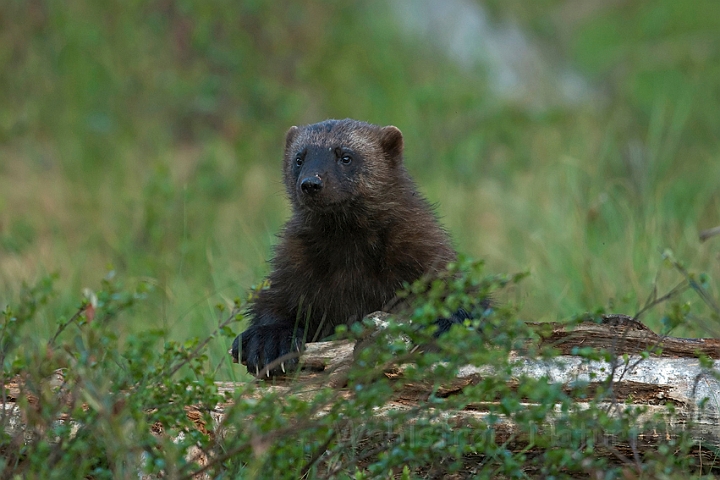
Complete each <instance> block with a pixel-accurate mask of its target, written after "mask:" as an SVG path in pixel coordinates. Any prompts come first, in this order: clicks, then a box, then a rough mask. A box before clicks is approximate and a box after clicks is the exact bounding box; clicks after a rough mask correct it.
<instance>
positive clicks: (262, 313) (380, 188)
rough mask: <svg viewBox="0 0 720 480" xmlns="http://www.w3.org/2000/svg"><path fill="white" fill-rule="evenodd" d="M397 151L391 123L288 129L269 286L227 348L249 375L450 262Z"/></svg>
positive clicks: (399, 143)
mask: <svg viewBox="0 0 720 480" xmlns="http://www.w3.org/2000/svg"><path fill="white" fill-rule="evenodd" d="M402 151H403V138H402V134H401V133H400V130H398V129H397V128H396V127H393V126H390V127H378V126H375V125H370V124H367V123H364V122H359V121H355V120H327V121H325V122H322V123H317V124H314V125H308V126H305V127H292V128H291V129H290V130H289V131H288V133H287V137H286V144H285V155H284V167H283V177H284V181H285V186H286V189H287V194H288V197H289V198H290V202H291V204H292V209H293V212H292V217H291V218H290V220H288V222H287V223H286V225H285V227H284V229H283V231H282V233H281V234H280V238H281V241H280V243H279V244H278V245H277V247H276V249H275V256H274V258H273V260H272V272H271V273H270V276H269V280H270V286H269V288H267V289H265V290H262V291H261V292H260V293H259V294H258V296H257V298H256V299H255V300H254V301H253V303H252V304H251V306H250V309H249V310H250V313H251V315H252V324H251V326H250V327H249V328H248V329H247V330H246V331H245V332H243V333H242V335H240V336H238V338H237V339H236V341H235V343H234V345H233V356H234V357H235V359H236V361H237V358H238V353H240V359H241V361H242V362H243V363H245V364H246V365H247V367H248V370H249V371H250V372H251V373H254V374H257V373H258V372H259V371H260V370H261V369H263V368H264V367H266V366H267V365H268V364H270V363H271V362H273V361H274V360H276V359H278V358H280V357H283V356H285V360H287V361H283V362H282V363H281V362H274V363H273V365H270V367H271V368H270V369H269V370H268V371H267V372H266V373H279V370H284V368H285V365H287V364H292V363H294V360H293V359H292V358H290V357H292V355H288V354H290V353H292V352H293V351H295V350H298V349H299V348H300V347H301V345H302V343H303V341H315V340H319V339H322V338H324V337H327V336H328V335H331V334H332V333H333V332H334V330H335V327H336V326H338V325H341V324H351V323H352V322H355V321H357V320H360V319H361V318H362V317H363V316H365V315H367V314H368V313H371V312H373V311H376V310H382V309H383V308H384V307H386V306H387V305H388V303H389V302H390V301H391V300H392V299H393V298H394V297H395V294H396V292H397V291H398V290H399V289H400V288H402V286H403V283H404V282H413V281H414V280H417V279H418V278H420V277H421V276H423V275H425V274H430V275H433V274H436V273H438V272H440V271H441V270H443V269H444V268H445V266H446V265H447V263H448V262H450V261H452V260H453V259H454V258H455V252H454V250H453V248H452V246H451V242H450V239H449V237H448V235H447V234H446V233H445V231H444V230H443V229H442V228H441V227H440V225H439V224H438V222H437V219H436V217H435V215H434V213H433V210H432V208H431V206H430V205H429V204H428V202H427V201H426V200H425V199H424V198H423V196H422V195H421V194H420V193H419V192H418V191H417V188H416V186H415V183H414V182H413V180H412V179H411V178H410V175H409V174H408V172H407V170H406V169H405V166H404V165H403V162H402ZM239 349H240V350H241V351H240V352H238V350H239Z"/></svg>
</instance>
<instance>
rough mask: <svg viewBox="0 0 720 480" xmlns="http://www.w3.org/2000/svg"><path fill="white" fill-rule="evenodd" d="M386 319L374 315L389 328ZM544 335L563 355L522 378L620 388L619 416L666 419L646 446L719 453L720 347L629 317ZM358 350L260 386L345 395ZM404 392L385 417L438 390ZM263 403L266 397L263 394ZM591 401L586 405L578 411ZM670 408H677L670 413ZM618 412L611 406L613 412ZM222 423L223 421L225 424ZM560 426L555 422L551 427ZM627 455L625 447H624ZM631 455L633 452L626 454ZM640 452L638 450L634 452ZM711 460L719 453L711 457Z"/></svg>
mask: <svg viewBox="0 0 720 480" xmlns="http://www.w3.org/2000/svg"><path fill="white" fill-rule="evenodd" d="M385 316H386V314H383V313H381V312H377V313H375V314H372V315H371V317H374V319H375V320H376V322H380V323H382V321H383V319H384V318H385ZM531 325H532V326H533V327H534V328H535V329H536V330H537V332H538V333H539V335H540V338H541V340H540V346H552V347H553V348H555V349H556V350H558V351H559V353H560V355H558V356H557V357H555V358H553V359H552V360H541V359H534V358H522V357H521V356H519V355H517V354H516V353H512V354H511V355H512V357H513V358H511V360H517V361H518V364H519V365H520V366H519V367H517V368H516V369H515V371H514V372H513V375H514V377H516V378H520V377H522V376H527V377H531V378H547V380H548V382H552V383H559V384H562V385H564V386H566V387H567V388H568V389H569V388H571V387H572V386H573V385H577V384H578V383H582V384H584V385H586V389H585V390H584V391H585V392H589V393H590V394H592V392H593V391H594V390H595V389H596V387H607V386H608V385H611V387H612V405H613V406H614V407H615V408H618V407H622V408H623V409H624V408H641V409H643V411H644V413H643V415H641V416H640V417H639V420H644V419H649V418H651V417H652V416H653V415H660V416H662V417H663V418H665V421H666V424H665V428H664V429H663V432H662V434H661V433H660V432H658V431H657V430H655V431H651V432H640V434H639V436H638V441H639V442H640V445H645V446H646V447H652V446H653V445H654V444H656V443H657V442H656V441H654V439H655V440H660V439H661V438H660V436H662V439H668V438H672V437H675V436H677V435H679V434H680V433H686V434H689V435H690V436H691V438H692V439H693V440H694V441H695V442H696V443H697V444H698V445H702V446H706V447H709V448H711V449H715V448H720V381H718V378H719V377H720V339H712V338H699V339H694V338H675V337H669V336H662V335H658V334H656V333H654V332H653V331H652V330H650V329H649V328H648V327H646V326H645V325H643V324H642V323H640V322H638V321H635V320H633V319H632V318H631V317H628V316H625V315H604V316H602V317H601V321H600V322H595V321H585V322H582V323H579V324H576V325H572V326H569V325H567V324H562V323H535V324H531ZM587 347H590V348H593V349H596V350H606V351H608V352H612V359H611V360H610V361H598V360H592V361H590V360H587V359H585V358H582V357H580V356H578V355H576V352H577V349H579V348H587ZM354 350H355V344H354V343H353V342H350V341H341V340H340V341H328V342H317V343H310V344H307V346H306V350H305V351H304V352H303V354H302V357H301V365H302V367H301V370H300V372H299V373H297V374H296V375H294V376H292V377H288V379H286V380H282V379H280V380H278V379H273V380H272V381H266V380H263V379H259V380H256V381H257V386H258V389H259V390H260V391H262V389H272V390H274V391H278V390H280V391H282V392H287V393H288V394H290V392H291V391H293V384H295V383H297V382H308V381H311V382H318V381H319V382H321V383H323V384H326V385H327V384H330V385H334V386H335V387H336V388H338V390H339V391H340V392H342V391H343V388H344V383H343V382H344V379H345V377H344V371H345V370H346V369H347V368H349V366H350V365H351V364H352V362H353V356H354ZM701 356H705V357H707V358H709V359H710V362H711V367H710V368H706V365H703V364H701V361H700V358H699V357H701ZM492 374H493V372H492V371H490V370H489V369H488V368H487V367H483V366H472V365H467V366H465V367H463V368H461V369H460V371H459V374H458V376H457V378H455V379H453V380H452V381H449V382H447V385H444V386H443V387H442V389H441V393H443V394H459V393H462V391H463V389H465V388H467V387H470V386H472V385H475V384H477V383H478V382H479V381H480V380H481V379H482V378H483V377H486V376H489V375H492ZM386 375H387V376H388V377H389V378H393V379H395V380H401V379H402V375H403V369H402V367H400V368H397V369H393V370H392V371H390V372H386ZM398 383H399V384H400V385H401V386H400V387H399V389H398V390H397V393H396V396H395V397H394V398H393V399H392V401H390V402H388V403H387V404H386V405H385V408H384V409H383V410H382V412H379V414H383V413H387V412H390V411H393V410H404V409H409V408H413V407H415V406H416V405H418V404H419V403H420V402H422V401H424V400H425V399H427V398H428V396H429V395H430V394H431V393H433V389H434V388H435V386H434V385H429V384H428V385H424V384H413V383H405V382H398ZM218 385H219V386H220V388H221V389H223V390H231V391H232V390H234V388H235V384H233V383H219V384H218ZM259 394H260V395H261V394H262V393H259ZM587 401H588V400H587V399H586V400H578V402H577V405H579V406H581V407H582V405H583V404H586V402H587ZM669 407H672V412H670V409H669ZM609 408H610V405H609ZM483 410H484V408H483V405H469V406H468V407H467V408H466V409H463V410H460V411H456V412H454V413H453V414H452V415H451V416H450V417H449V418H448V420H451V421H454V422H459V423H463V422H466V421H483V420H484V419H485V418H486V417H487V413H486V412H484V411H483ZM221 417H222V415H220V416H219V419H220V418H221ZM549 420H550V423H552V419H549ZM503 425H504V428H503V429H502V430H503V431H502V432H500V434H499V435H498V436H497V440H498V441H499V442H503V441H506V440H507V439H508V438H509V437H510V435H512V434H513V433H514V431H515V430H514V425H513V424H512V422H511V421H505V422H503ZM620 447H622V445H621V446H620ZM626 447H627V448H630V446H629V445H627V446H626ZM632 448H638V445H637V444H636V445H633V446H632ZM699 453H700V454H701V455H704V454H707V455H709V457H708V458H712V457H714V455H715V453H714V452H711V451H708V450H705V451H704V452H703V451H700V452H699Z"/></svg>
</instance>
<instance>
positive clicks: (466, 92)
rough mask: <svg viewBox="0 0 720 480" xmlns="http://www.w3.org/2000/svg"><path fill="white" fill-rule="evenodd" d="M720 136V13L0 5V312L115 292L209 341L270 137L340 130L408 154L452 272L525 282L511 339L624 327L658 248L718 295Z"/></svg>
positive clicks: (707, 7) (502, 4) (259, 263)
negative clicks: (616, 320) (393, 130)
mask: <svg viewBox="0 0 720 480" xmlns="http://www.w3.org/2000/svg"><path fill="white" fill-rule="evenodd" d="M718 112H720V3H718V2H717V0H695V1H693V2H677V1H675V0H651V1H650V0H648V1H618V2H607V1H601V0H596V1H592V0H565V1H560V0H543V1H532V2H531V1H517V0H511V1H507V0H505V1H499V0H488V1H484V2H481V1H473V0H448V1H440V0H438V1H430V0H396V1H393V2H384V1H373V0H368V1H362V2H361V1H343V2H338V1H330V0H327V1H297V2H279V1H272V0H266V1H263V0H246V1H226V0H203V1H199V0H178V1H172V0H157V1H141V0H132V1H115V0H110V1H104V2H97V1H90V0H70V1H55V0H46V1H42V0H5V1H3V2H1V3H0V303H2V304H5V303H7V302H9V301H10V299H12V298H13V296H14V295H16V294H17V292H18V290H19V288H20V285H21V284H22V282H32V281H33V280H35V279H37V278H39V277H40V276H42V275H43V274H45V273H48V272H58V274H59V281H58V288H59V290H60V298H61V300H63V299H64V301H65V302H66V303H67V308H68V309H70V308H72V307H73V306H77V302H78V298H80V292H81V291H82V289H83V288H85V287H89V288H91V289H92V288H97V287H98V285H99V282H100V279H101V278H102V277H103V276H104V275H105V273H106V272H107V270H108V268H114V269H115V270H116V271H117V272H118V273H119V274H120V275H121V276H122V277H123V278H128V279H131V281H132V279H148V280H149V281H150V282H151V283H153V284H154V285H155V286H156V288H155V290H154V293H153V294H152V297H151V298H150V299H149V300H148V301H147V302H145V305H144V307H143V308H141V309H139V310H137V311H136V312H135V315H134V316H132V317H130V318H126V319H125V320H124V322H125V323H124V325H125V327H126V328H127V329H128V330H131V329H142V328H147V327H150V326H163V327H165V328H167V329H168V331H169V332H170V335H171V336H172V337H173V338H183V337H187V336H190V335H206V334H207V333H209V332H210V331H212V329H213V328H214V327H215V326H216V325H217V313H216V312H215V311H214V306H215V305H216V304H218V303H227V302H231V301H232V300H233V299H234V298H235V297H238V296H244V294H245V292H246V291H247V289H248V288H249V287H250V286H251V285H252V284H254V283H257V282H259V281H260V280H261V279H262V277H263V275H264V274H265V273H266V272H267V263H266V259H267V258H268V257H269V255H270V252H271V246H272V244H273V242H274V241H275V237H274V235H275V233H276V232H277V231H278V229H279V228H280V227H281V225H282V223H283V221H284V220H285V219H286V218H287V216H288V206H287V202H286V201H285V199H284V196H283V195H284V194H283V187H282V185H281V183H280V182H281V176H280V163H281V154H282V146H283V138H284V134H285V131H286V130H287V128H288V127H289V126H291V125H296V124H304V123H312V122H316V121H320V120H323V119H326V118H344V117H352V118H356V119H361V120H365V121H369V122H372V123H377V124H393V125H396V126H398V127H399V128H400V129H401V130H402V131H403V133H404V135H405V142H406V152H405V153H406V155H405V160H406V163H407V165H408V168H409V170H410V171H411V173H412V174H413V175H414V176H415V178H416V179H417V181H418V183H419V184H420V186H421V189H422V191H423V192H424V193H425V194H426V195H427V196H428V197H429V198H430V200H431V201H433V202H437V203H438V204H439V205H438V212H439V214H440V216H441V217H442V221H443V223H444V224H445V225H446V226H447V228H448V230H449V231H450V232H451V234H452V235H453V237H454V239H455V242H456V245H457V248H458V250H459V251H461V252H463V253H466V254H468V255H470V256H472V257H476V258H484V259H486V261H487V265H488V270H489V271H490V272H495V273H502V272H505V273H510V272H516V271H522V270H525V269H528V270H529V271H530V272H531V276H530V277H529V278H528V279H527V280H525V281H524V282H523V284H521V287H520V288H518V289H516V290H515V291H512V292H509V293H507V294H505V297H507V298H505V299H506V300H508V301H516V300H517V301H519V303H520V305H521V315H522V316H523V317H524V318H528V319H534V320H558V319H563V318H567V317H568V316H570V315H573V314H577V313H582V312H584V311H588V310H593V309H595V308H597V307H601V306H605V307H607V308H609V309H610V310H614V311H617V312H621V313H629V314H632V313H634V312H635V311H636V310H637V309H638V308H639V307H640V306H641V305H642V303H643V302H644V301H645V299H646V297H647V296H648V295H649V294H650V293H651V291H652V289H653V286H654V285H655V282H656V277H657V276H658V273H659V272H661V271H662V269H661V264H662V258H661V252H662V251H663V249H665V248H671V249H672V250H673V251H674V252H675V254H676V256H677V257H678V258H680V259H682V260H683V261H685V262H686V263H687V264H688V265H689V266H690V267H692V268H693V269H696V270H702V271H707V272H708V273H710V274H711V276H712V278H713V279H715V280H716V279H718V278H720V237H715V238H714V239H711V240H709V241H707V242H705V243H701V242H699V240H698V233H699V231H701V230H703V229H706V228H711V227H715V226H717V225H720V114H719V113H718ZM677 280H678V278H677V277H676V276H675V277H673V275H672V273H669V274H665V273H662V274H661V275H660V277H659V280H658V285H659V287H661V288H662V287H664V286H670V285H672V284H673V283H674V282H676V281H677ZM716 285H717V284H716ZM714 293H715V294H716V296H717V287H716V288H715V291H714ZM661 314H662V312H661V311H660V312H657V313H656V314H653V315H651V316H649V317H648V321H649V322H650V323H651V324H652V322H657V319H658V318H659V316H660V315H661ZM46 317H47V318H44V319H43V321H44V323H42V324H41V325H38V329H37V331H35V332H33V333H34V334H35V335H36V336H40V337H42V335H46V334H47V333H48V332H50V331H51V329H52V328H53V325H54V322H55V318H52V317H53V316H52V315H47V316H46ZM240 328H241V325H238V326H237V329H238V330H239V329H240ZM690 330H692V328H691V329H690ZM688 334H703V332H702V331H690V332H688ZM229 342H230V340H229V339H226V338H220V339H218V340H217V341H216V342H215V344H214V345H213V347H212V348H213V350H212V351H213V355H215V356H216V358H214V359H213V360H214V361H215V363H217V362H219V361H220V359H222V358H225V357H226V354H225V352H226V351H227V348H228V345H229ZM221 370H222V371H221V374H222V375H229V376H233V375H234V373H233V370H232V369H231V368H230V367H227V366H224V367H223V368H222V369H221Z"/></svg>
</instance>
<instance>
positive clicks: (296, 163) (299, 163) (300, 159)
mask: <svg viewBox="0 0 720 480" xmlns="http://www.w3.org/2000/svg"><path fill="white" fill-rule="evenodd" d="M302 164H303V159H302V157H301V156H300V155H298V156H297V157H295V165H297V166H298V167H300V166H302Z"/></svg>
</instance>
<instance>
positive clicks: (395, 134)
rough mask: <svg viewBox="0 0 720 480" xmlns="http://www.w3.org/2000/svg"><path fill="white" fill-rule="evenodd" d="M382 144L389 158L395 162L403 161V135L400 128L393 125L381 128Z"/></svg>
mask: <svg viewBox="0 0 720 480" xmlns="http://www.w3.org/2000/svg"><path fill="white" fill-rule="evenodd" d="M380 145H382V149H383V151H384V152H385V154H386V155H387V156H388V158H390V159H391V160H393V161H394V162H395V163H400V162H401V161H402V151H403V136H402V132H401V131H400V129H399V128H397V127H394V126H392V125H390V126H389V127H383V128H381V129H380Z"/></svg>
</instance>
